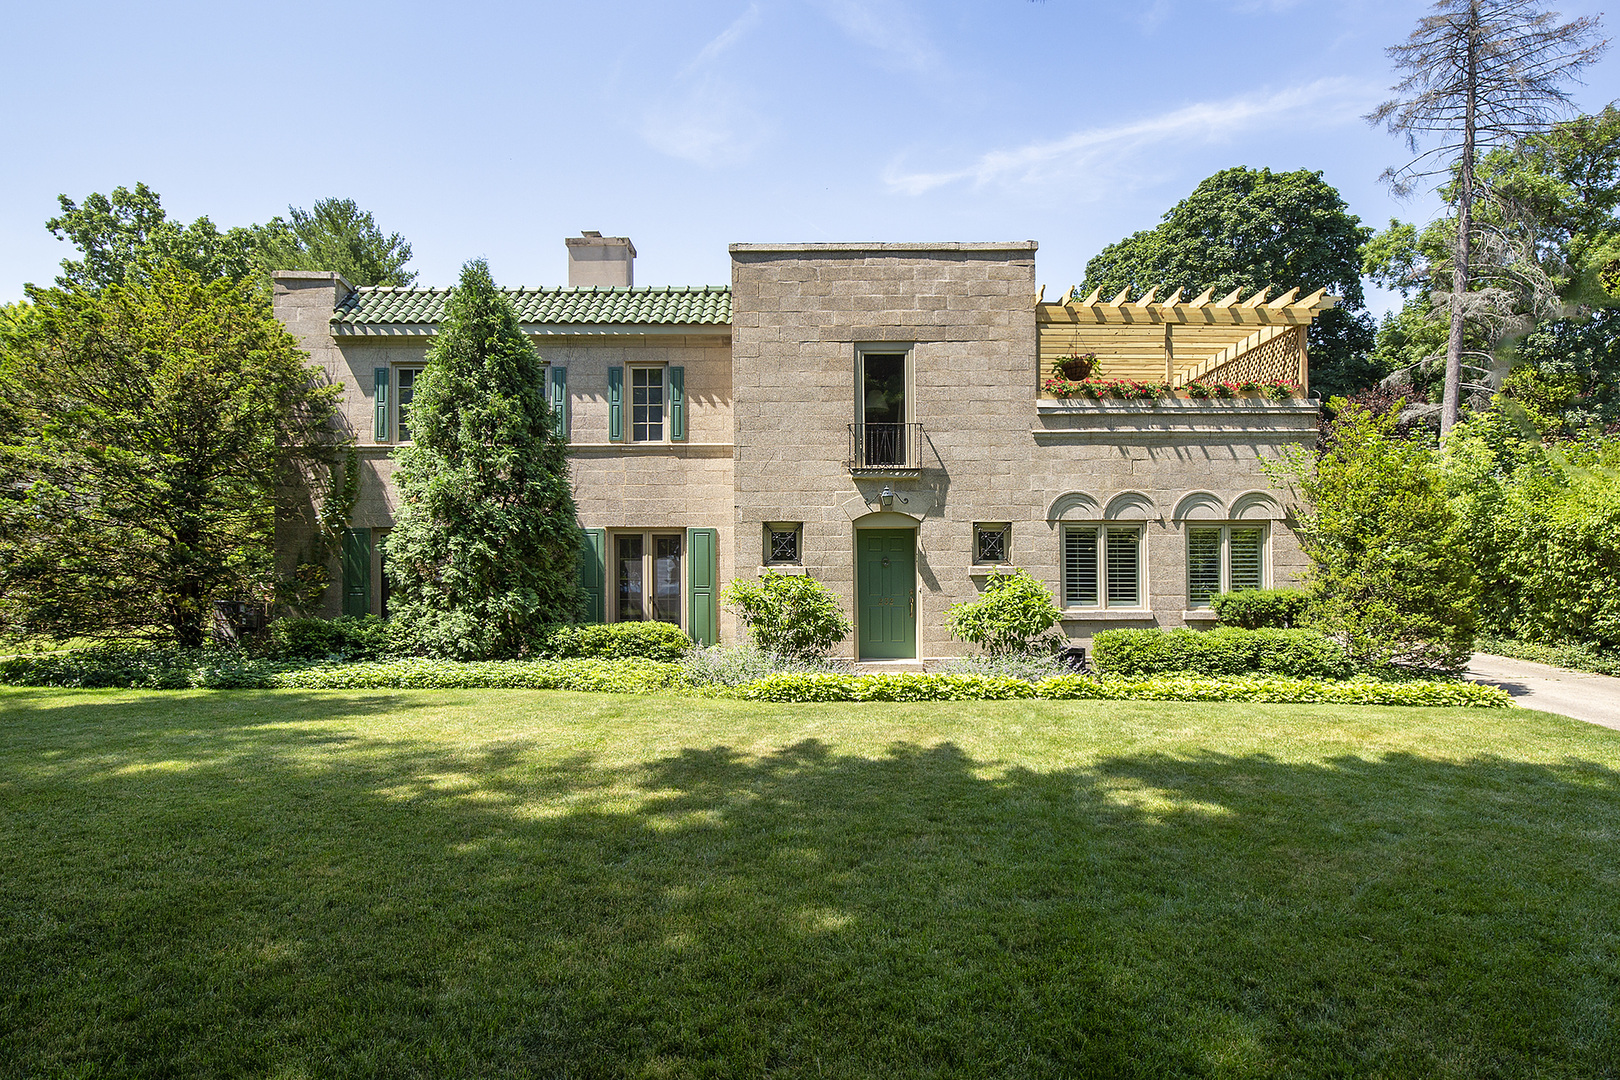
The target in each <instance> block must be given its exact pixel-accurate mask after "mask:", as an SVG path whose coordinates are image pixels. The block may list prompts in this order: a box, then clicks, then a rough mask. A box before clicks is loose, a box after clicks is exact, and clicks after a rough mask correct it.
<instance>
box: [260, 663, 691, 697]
mask: <svg viewBox="0 0 1620 1080" xmlns="http://www.w3.org/2000/svg"><path fill="white" fill-rule="evenodd" d="M272 683H273V685H274V686H276V687H277V688H281V689H291V690H485V689H489V690H585V691H598V692H602V693H610V694H650V693H656V692H659V691H664V690H673V689H680V688H682V687H684V686H685V685H686V681H685V675H684V672H683V670H682V668H681V665H679V664H666V663H660V662H658V661H656V660H640V659H629V660H585V659H575V660H467V661H455V660H433V659H427V658H424V657H412V658H410V659H407V660H388V661H382V662H380V663H366V664H341V665H322V666H319V667H308V668H301V669H299V670H296V671H284V672H281V673H279V674H277V675H275V676H274V677H273V678H272Z"/></svg>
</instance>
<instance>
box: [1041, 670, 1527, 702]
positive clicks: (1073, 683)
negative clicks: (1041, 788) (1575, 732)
mask: <svg viewBox="0 0 1620 1080" xmlns="http://www.w3.org/2000/svg"><path fill="white" fill-rule="evenodd" d="M1035 696H1036V697H1040V698H1047V699H1049V700H1054V701H1074V700H1108V701H1258V702H1272V703H1278V704H1288V703H1299V704H1323V705H1414V706H1427V707H1431V708H1433V707H1470V708H1505V707H1507V706H1510V705H1512V704H1513V698H1512V697H1511V696H1510V695H1509V694H1508V692H1507V691H1506V690H1503V689H1502V688H1500V687H1497V686H1484V685H1482V684H1480V683H1472V682H1462V681H1457V680H1449V679H1448V680H1441V679H1430V680H1416V681H1411V682H1383V681H1380V680H1377V679H1371V678H1367V677H1364V676H1363V677H1359V678H1354V679H1344V680H1327V679H1292V678H1287V677H1285V676H1278V675H1239V676H1227V677H1221V678H1206V677H1203V676H1197V675H1152V676H1148V677H1147V678H1140V679H1122V678H1104V679H1091V678H1087V677H1086V676H1084V675H1059V676H1056V677H1055V678H1051V679H1047V680H1046V681H1044V682H1042V683H1040V684H1039V685H1037V686H1036V687H1035Z"/></svg>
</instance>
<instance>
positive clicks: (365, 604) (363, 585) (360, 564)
mask: <svg viewBox="0 0 1620 1080" xmlns="http://www.w3.org/2000/svg"><path fill="white" fill-rule="evenodd" d="M343 614H345V615H369V614H371V530H370V529H344V530H343Z"/></svg>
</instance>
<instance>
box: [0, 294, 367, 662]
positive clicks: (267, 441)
mask: <svg viewBox="0 0 1620 1080" xmlns="http://www.w3.org/2000/svg"><path fill="white" fill-rule="evenodd" d="M126 265H133V264H126ZM70 276H75V275H72V274H70ZM79 280H80V284H77V285H75V286H74V287H71V288H51V289H40V288H35V287H32V286H30V287H29V290H28V295H29V299H30V301H31V305H30V313H29V318H28V326H27V328H26V331H25V332H22V333H15V334H8V335H6V337H5V339H4V347H5V351H6V356H5V361H6V365H7V368H8V370H7V376H8V377H7V378H6V379H5V381H4V383H3V385H0V403H3V415H4V416H5V417H6V418H7V424H6V430H5V431H4V432H3V438H0V629H3V630H4V631H6V632H9V633H11V634H14V635H26V634H45V635H52V636H57V637H69V636H90V637H103V638H106V637H130V636H135V637H148V638H154V639H160V640H168V641H171V642H173V643H176V644H179V645H181V646H186V647H195V646H197V645H200V644H202V643H203V642H204V641H205V640H206V639H207V637H208V635H209V632H210V629H211V627H212V626H213V620H214V610H215V608H214V605H215V602H216V601H222V600H235V601H241V600H247V601H265V602H268V601H271V600H273V599H275V598H277V596H278V595H287V594H288V593H289V592H290V591H291V590H293V589H294V588H295V585H296V579H297V577H298V571H296V570H295V571H294V572H293V574H292V575H290V576H289V577H287V578H282V577H279V576H278V575H277V573H276V570H275V566H274V531H275V499H276V495H277V491H276V479H277V477H278V476H279V475H281V471H282V470H283V469H284V468H287V467H299V466H300V465H307V466H311V467H329V466H330V464H331V462H332V459H333V456H334V454H335V452H336V450H337V448H338V446H339V444H340V441H341V440H340V439H339V438H338V436H337V435H336V434H335V428H334V427H333V426H332V424H331V423H330V420H331V416H332V411H333V407H334V402H335V400H336V396H335V395H336V388H335V387H321V386H317V385H316V382H315V372H314V371H313V370H312V369H311V368H310V367H309V366H308V365H307V364H306V363H305V361H306V357H305V355H304V354H303V353H302V352H301V351H300V350H299V349H298V346H297V342H296V341H295V340H294V339H293V338H292V337H291V335H289V334H288V333H287V332H286V330H285V329H284V328H283V327H282V326H281V324H280V323H278V322H276V320H275V319H274V318H273V317H272V316H271V314H270V312H269V310H268V306H267V305H266V304H265V303H264V302H263V298H262V297H261V296H259V295H257V294H256V293H255V292H254V290H253V289H252V287H251V285H249V284H248V283H247V282H245V281H244V280H242V279H231V278H220V279H216V280H212V281H210V280H205V279H204V277H203V275H202V274H200V273H199V272H198V271H196V270H195V269H192V268H189V267H187V266H184V265H176V264H174V263H161V262H160V263H157V264H155V265H153V266H152V267H150V268H147V267H146V266H144V265H143V266H142V267H141V272H140V274H139V275H133V274H131V275H114V276H109V275H108V274H106V273H102V272H87V276H83V277H80V279H79ZM92 281H93V282H95V283H97V284H96V287H92V284H91V282H92ZM303 569H304V570H308V571H312V572H314V573H315V574H316V575H317V576H318V574H319V568H318V567H305V568H303Z"/></svg>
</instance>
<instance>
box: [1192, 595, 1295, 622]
mask: <svg viewBox="0 0 1620 1080" xmlns="http://www.w3.org/2000/svg"><path fill="white" fill-rule="evenodd" d="M1310 602H1311V598H1310V594H1308V593H1306V592H1304V591H1303V590H1300V589H1239V590H1237V591H1236V592H1228V593H1220V594H1219V595H1216V596H1213V597H1211V598H1210V601H1209V606H1210V607H1211V608H1212V609H1213V610H1214V612H1215V615H1216V616H1217V617H1218V618H1219V619H1220V620H1221V625H1222V626H1236V627H1239V628H1241V629H1244V630H1288V629H1292V628H1293V627H1296V626H1298V625H1300V623H1301V621H1302V619H1303V617H1304V615H1305V609H1306V608H1307V607H1309V606H1310Z"/></svg>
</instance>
